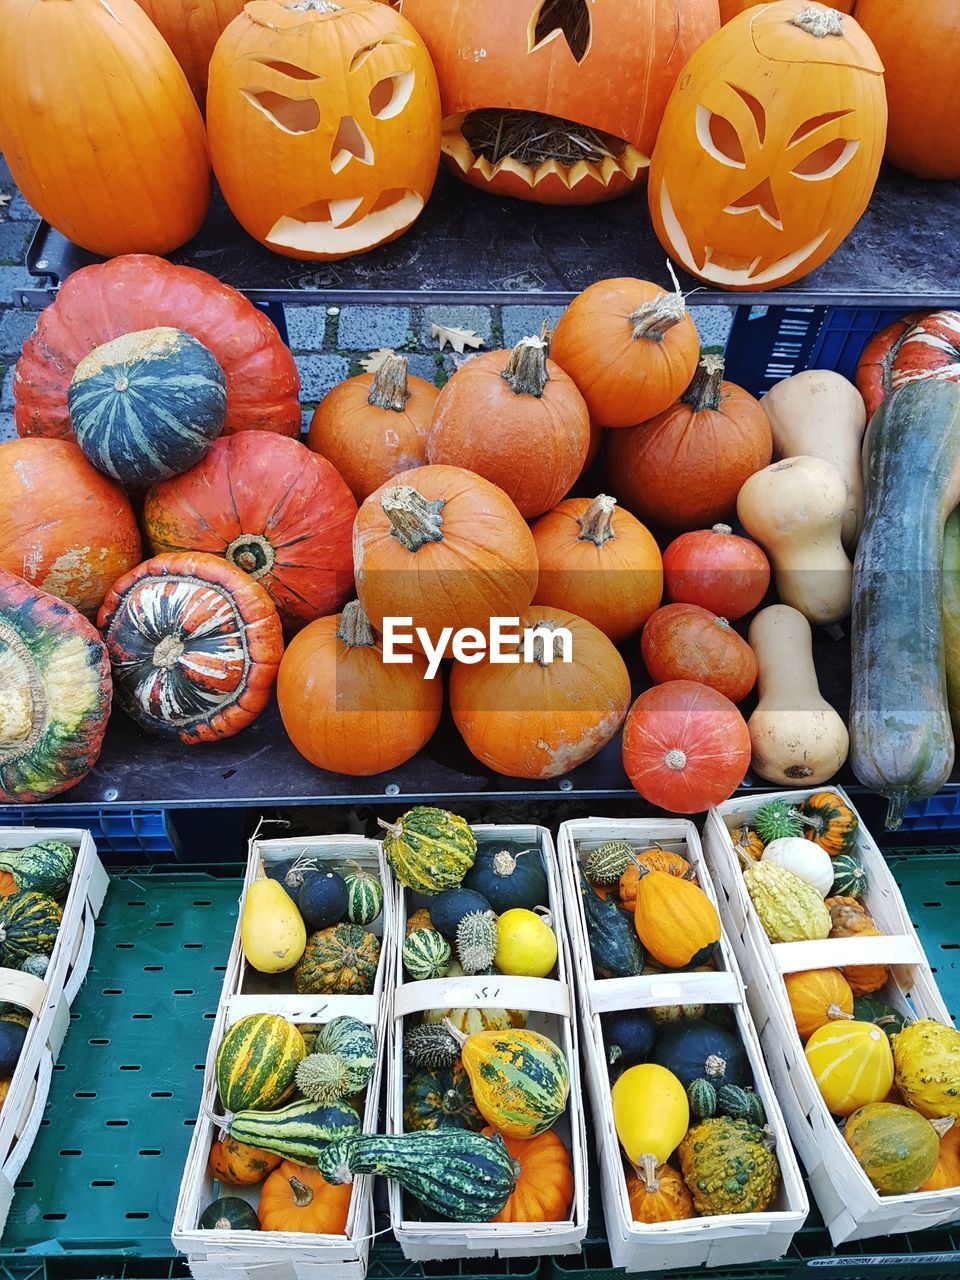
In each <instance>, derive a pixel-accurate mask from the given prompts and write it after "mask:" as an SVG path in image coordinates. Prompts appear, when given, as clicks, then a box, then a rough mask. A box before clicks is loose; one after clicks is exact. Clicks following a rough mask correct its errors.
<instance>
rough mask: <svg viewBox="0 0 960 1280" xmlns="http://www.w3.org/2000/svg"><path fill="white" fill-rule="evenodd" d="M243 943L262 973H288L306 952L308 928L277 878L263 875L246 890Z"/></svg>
mask: <svg viewBox="0 0 960 1280" xmlns="http://www.w3.org/2000/svg"><path fill="white" fill-rule="evenodd" d="M240 945H241V946H242V947H243V954H244V955H245V956H246V958H247V963H248V964H250V965H252V966H253V968H254V969H256V970H258V971H259V972H260V973H285V972H286V971H287V969H292V968H293V967H294V966H295V965H296V964H297V963H298V962H299V960H300V957H301V956H302V955H303V952H304V948H305V947H306V945H307V931H306V929H305V927H304V924H303V918H302V916H301V915H300V912H299V911H298V910H297V908H296V905H295V903H294V902H293V899H292V898H291V897H290V895H289V894H288V893H287V892H286V890H285V889H284V888H283V886H282V885H280V884H278V882H277V881H276V880H268V879H267V878H266V877H262V878H261V879H259V880H254V882H253V884H252V885H251V886H250V888H249V889H248V890H247V895H246V897H245V898H244V901H243V911H242V913H241V915H240Z"/></svg>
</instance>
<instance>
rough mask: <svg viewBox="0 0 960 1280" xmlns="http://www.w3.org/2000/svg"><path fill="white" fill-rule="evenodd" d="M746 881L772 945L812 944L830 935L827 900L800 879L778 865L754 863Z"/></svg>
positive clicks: (745, 868)
mask: <svg viewBox="0 0 960 1280" xmlns="http://www.w3.org/2000/svg"><path fill="white" fill-rule="evenodd" d="M743 879H744V882H745V884H746V886H747V892H748V893H749V894H750V900H751V901H752V902H753V906H754V910H755V911H756V913H757V915H758V916H759V917H760V923H761V924H762V925H763V927H764V929H765V930H766V932H767V937H768V938H769V939H770V941H771V942H809V941H814V940H819V939H822V938H826V937H827V936H828V934H829V933H830V912H829V911H828V910H827V908H826V907H825V906H824V903H823V898H821V896H820V894H819V893H818V892H817V890H816V889H815V888H814V887H813V885H812V884H806V883H805V882H804V881H803V880H801V879H800V877H799V876H796V875H794V874H793V872H792V871H788V870H787V869H786V867H780V866H778V865H777V864H776V863H775V862H751V863H749V865H747V866H745V867H744V868H743Z"/></svg>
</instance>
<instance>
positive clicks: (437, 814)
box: [379, 804, 477, 894]
mask: <svg viewBox="0 0 960 1280" xmlns="http://www.w3.org/2000/svg"><path fill="white" fill-rule="evenodd" d="M379 822H380V825H381V827H383V829H384V831H385V833H386V834H385V835H384V837H383V851H384V853H385V854H386V855H387V861H388V862H389V863H390V866H391V867H392V868H393V872H394V875H395V876H396V877H397V879H398V880H399V881H400V883H401V884H402V885H405V886H406V888H408V889H413V890H415V891H416V892H417V893H430V894H434V893H442V892H443V890H444V889H452V888H453V887H454V886H455V885H458V884H459V883H460V882H461V880H462V879H463V877H464V876H465V875H466V874H467V872H468V871H469V870H470V868H471V867H472V866H473V861H474V859H475V858H476V856H477V840H476V837H475V836H474V834H473V832H472V831H471V830H470V824H469V823H468V822H467V820H466V819H465V818H461V817H460V816H459V815H458V814H456V813H450V812H449V811H448V810H447V809H435V808H433V807H432V806H430V805H422V804H421V805H417V806H416V807H415V808H413V809H410V810H408V811H407V812H406V813H405V814H404V815H403V816H402V817H401V818H398V819H397V821H396V822H384V821H383V819H382V818H380V819H379Z"/></svg>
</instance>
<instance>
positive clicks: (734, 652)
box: [640, 604, 757, 702]
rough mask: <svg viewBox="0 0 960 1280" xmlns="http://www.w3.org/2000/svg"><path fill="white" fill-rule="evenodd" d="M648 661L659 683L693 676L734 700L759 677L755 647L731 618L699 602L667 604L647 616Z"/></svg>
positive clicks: (644, 643)
mask: <svg viewBox="0 0 960 1280" xmlns="http://www.w3.org/2000/svg"><path fill="white" fill-rule="evenodd" d="M640 644H641V649H642V651H643V661H644V664H645V665H646V668H647V670H648V671H649V673H650V678H651V679H652V680H655V681H656V683H657V684H664V683H666V681H668V680H694V681H696V683H697V684H706V685H709V686H710V688H711V689H716V691H717V692H718V693H722V694H723V695H724V697H726V698H729V699H730V701H731V702H742V701H743V699H744V698H745V697H746V696H747V694H748V693H749V692H750V690H751V689H752V688H753V686H754V685H755V684H756V682H757V659H756V655H755V654H754V652H753V650H752V649H751V648H750V646H749V645H748V644H747V642H746V640H744V639H743V638H742V637H741V636H739V635H737V633H736V631H734V629H733V628H732V627H731V626H730V623H729V622H728V621H727V619H726V618H718V617H717V615H716V614H715V613H710V612H709V610H707V609H701V608H700V607H699V605H695V604H668V605H665V606H664V607H663V608H662V609H658V610H657V611H656V613H655V614H653V615H652V617H650V618H649V619H648V620H647V624H646V626H645V627H644V628H643V636H642V637H641V641H640Z"/></svg>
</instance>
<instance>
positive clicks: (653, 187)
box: [649, 0, 887, 289]
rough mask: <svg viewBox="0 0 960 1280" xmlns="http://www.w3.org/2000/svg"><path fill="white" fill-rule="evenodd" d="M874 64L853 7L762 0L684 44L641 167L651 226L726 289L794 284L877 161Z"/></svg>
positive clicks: (832, 241) (857, 198)
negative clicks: (695, 45)
mask: <svg viewBox="0 0 960 1280" xmlns="http://www.w3.org/2000/svg"><path fill="white" fill-rule="evenodd" d="M886 126H887V104H886V97H885V94H884V83H883V64H882V62H881V61H880V58H879V57H878V55H877V51H876V49H875V48H874V47H873V44H872V43H871V41H870V39H869V37H868V36H867V35H866V34H865V33H864V32H863V30H862V29H861V28H860V27H859V26H858V24H857V22H856V20H855V19H854V18H851V17H848V16H844V15H842V14H840V13H838V12H837V11H836V10H832V9H828V8H826V7H824V6H822V5H811V4H808V3H807V0H777V3H775V4H766V5H764V4H758V5H755V6H753V7H751V8H749V9H747V10H746V11H745V12H744V13H742V14H740V15H738V16H737V17H735V18H733V19H732V21H730V22H728V23H727V24H726V26H724V27H722V28H721V29H720V31H719V32H718V33H717V34H716V35H715V36H712V37H711V38H710V39H709V40H707V41H706V42H705V43H704V44H703V45H701V47H700V48H699V49H698V50H697V52H696V53H695V54H694V55H693V57H692V58H691V59H690V61H689V62H688V63H687V66H686V68H685V69H684V73H683V76H682V77H681V78H680V79H679V80H678V82H677V85H676V87H675V88H674V91H673V93H672V94H671V97H670V101H669V103H668V104H667V108H666V111H665V112H664V116H663V123H662V124H661V126H660V132H659V134H658V135H657V145H656V147H655V149H654V153H653V161H652V164H651V167H650V187H649V203H650V215H651V217H652V219H653V226H654V230H655V231H656V233H657V236H658V237H659V239H660V243H661V244H662V245H663V246H664V248H665V249H666V250H667V252H668V253H670V254H671V255H672V256H673V257H674V258H675V259H676V260H677V261H678V262H679V263H681V265H682V266H683V267H684V268H685V269H686V270H687V271H689V272H690V273H691V274H692V275H695V276H698V277H699V278H700V279H701V280H705V281H706V282H707V283H708V284H712V285H719V286H721V287H722V288H726V289H763V288H773V287H775V286H777V285H783V284H789V283H790V282H791V281H793V280H799V279H800V278H801V277H802V276H805V275H807V273H808V272H810V271H812V270H813V269H814V267H818V266H819V265H820V263H821V262H824V261H825V260H826V259H827V258H829V257H830V255H831V254H832V253H833V251H834V250H835V249H836V248H837V246H838V245H839V244H840V243H841V242H842V241H843V240H844V239H845V238H846V236H847V235H848V234H849V233H850V231H851V230H852V229H853V227H854V226H856V224H857V222H858V221H859V219H860V215H861V214H862V213H863V211H864V209H865V208H866V207H867V202H868V201H869V199H870V196H871V194H872V192H873V187H874V184H875V182H876V180H877V173H878V171H879V168H880V161H881V160H882V159H883V147H884V140H885V137H886Z"/></svg>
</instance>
